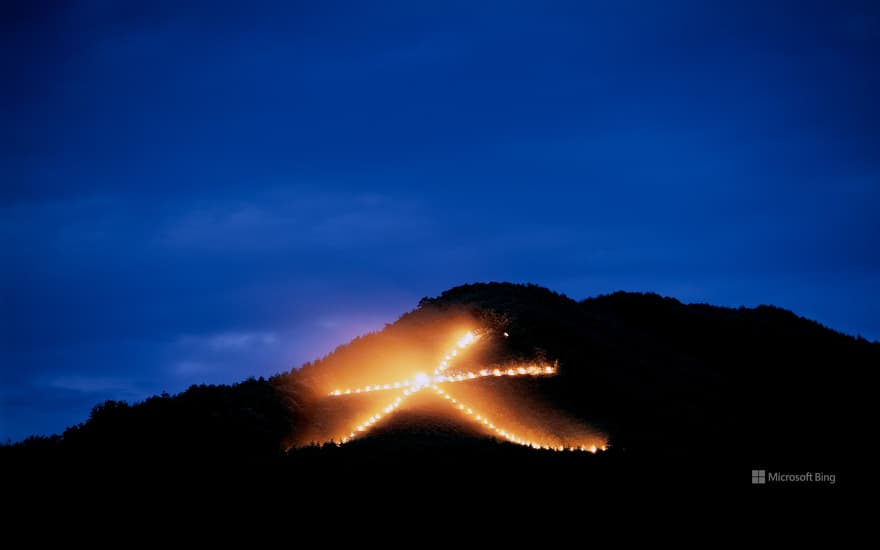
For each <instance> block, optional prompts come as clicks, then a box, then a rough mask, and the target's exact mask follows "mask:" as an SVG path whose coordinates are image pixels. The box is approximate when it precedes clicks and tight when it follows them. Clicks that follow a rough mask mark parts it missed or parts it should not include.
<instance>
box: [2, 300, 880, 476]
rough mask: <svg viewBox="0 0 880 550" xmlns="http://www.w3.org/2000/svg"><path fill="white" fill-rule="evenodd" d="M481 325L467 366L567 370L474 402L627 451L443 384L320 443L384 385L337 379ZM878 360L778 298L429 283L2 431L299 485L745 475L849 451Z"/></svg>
mask: <svg viewBox="0 0 880 550" xmlns="http://www.w3.org/2000/svg"><path fill="white" fill-rule="evenodd" d="M463 328H473V329H476V330H478V331H482V332H481V334H485V335H486V336H485V338H484V339H483V341H482V343H480V345H475V346H474V352H473V353H472V354H471V355H467V354H465V353H462V357H463V359H462V365H463V366H462V367H460V368H465V367H468V368H469V369H470V372H476V371H475V370H474V369H478V368H489V369H494V368H497V367H499V366H504V365H514V364H516V365H525V364H542V365H554V368H555V369H557V370H556V371H554V375H553V376H546V377H535V378H533V379H531V378H529V377H520V378H521V379H517V378H515V377H514V378H504V377H492V376H489V377H488V378H487V380H485V383H484V384H482V385H480V386H479V388H483V389H479V388H477V385H476V384H473V385H472V386H471V387H472V388H477V389H474V390H468V389H467V387H468V383H462V384H460V385H458V386H456V388H461V389H460V390H458V389H457V390H456V391H460V392H462V393H461V394H463V395H468V396H470V397H469V398H470V399H472V401H469V402H468V403H483V402H484V401H483V400H484V399H488V400H490V401H491V400H492V399H495V401H496V402H495V403H493V404H491V405H486V406H487V407H490V406H491V408H490V409H488V410H491V411H492V412H493V414H497V415H502V417H503V418H505V419H508V422H509V423H511V424H510V425H517V426H524V428H522V429H531V430H532V432H531V433H539V432H540V430H541V429H542V426H545V421H546V422H549V423H550V424H546V425H547V426H550V425H551V424H552V425H553V430H551V431H554V433H557V432H565V433H568V434H577V437H594V438H599V437H603V438H604V439H603V440H602V441H607V450H606V451H604V452H602V451H599V452H596V453H595V454H594V453H590V452H586V453H583V452H561V453H560V452H550V451H540V450H533V449H530V448H526V447H523V446H521V445H515V444H513V443H510V442H504V441H499V439H503V438H497V437H496V438H490V437H488V435H489V434H488V433H487V432H486V430H481V429H476V428H478V427H479V426H478V425H475V424H474V423H473V422H465V421H464V420H463V419H461V418H457V417H455V416H454V415H452V414H451V413H449V414H444V413H442V412H438V411H440V409H438V408H437V407H438V406H437V405H434V404H431V403H427V402H425V403H423V404H421V405H419V404H416V405H414V406H413V407H411V408H406V409H405V410H403V409H402V410H400V411H399V413H398V412H396V413H394V414H390V415H388V416H387V418H385V419H384V420H383V421H382V422H381V423H378V424H377V425H376V428H375V430H371V431H369V432H368V433H365V434H363V435H362V436H360V435H359V437H357V439H355V440H354V441H352V442H351V443H348V444H346V445H342V446H339V447H337V446H336V445H335V444H331V445H323V446H321V445H320V443H321V442H322V440H326V439H327V438H328V437H330V436H329V435H328V434H331V435H333V434H336V433H337V432H339V428H338V427H337V425H343V424H345V423H346V422H348V423H349V424H350V423H351V420H350V419H351V418H356V417H357V414H358V413H357V407H358V406H359V405H358V403H363V401H362V400H363V399H364V397H363V396H354V397H356V398H357V399H361V401H358V400H357V399H355V398H352V399H348V400H346V399H343V398H341V397H340V398H334V397H332V396H328V394H329V393H330V392H331V391H332V390H331V388H333V387H334V386H338V385H339V384H343V385H346V387H349V386H350V387H358V386H361V385H368V384H371V383H372V382H371V380H377V378H376V377H377V376H384V377H385V378H384V381H386V382H387V381H389V380H394V379H408V378H407V376H408V375H409V374H411V372H412V370H411V369H412V365H417V364H418V365H421V364H434V362H436V360H437V358H438V357H441V356H442V355H443V350H444V349H446V348H448V347H449V338H450V337H451V336H450V335H454V334H458V333H460V331H461V330H462V329H463ZM456 331H458V332H456ZM468 353H470V352H468ZM465 357H466V358H465ZM878 364H880V344H878V343H877V342H873V343H872V342H868V341H866V340H864V339H862V338H854V337H851V336H847V335H844V334H841V333H838V332H835V331H833V330H830V329H828V328H825V327H823V326H821V325H820V324H818V323H816V322H813V321H810V320H807V319H804V318H801V317H798V316H797V315H795V314H794V313H791V312H789V311H785V310H783V309H779V308H776V307H772V306H760V307H757V308H737V309H731V308H723V307H715V306H709V305H702V304H690V305H688V304H682V303H681V302H679V301H678V300H675V299H672V298H664V297H661V296H658V295H656V294H638V293H625V292H617V293H614V294H611V295H605V296H599V297H595V298H588V299H585V300H582V301H580V302H578V301H575V300H573V299H571V298H568V297H566V296H564V295H561V294H558V293H555V292H552V291H550V290H548V289H545V288H541V287H539V286H535V285H517V284H509V283H485V284H472V285H464V286H459V287H456V288H453V289H451V290H448V291H446V292H444V293H443V294H441V295H440V296H438V297H435V298H425V299H423V300H422V301H421V302H420V303H419V304H418V307H417V308H416V309H414V310H413V311H411V312H409V313H407V314H405V315H403V316H402V317H401V318H400V319H398V320H397V321H396V322H395V323H392V324H389V325H386V328H385V329H384V330H382V331H380V332H377V333H373V334H368V335H365V336H363V337H360V338H356V339H355V340H353V341H352V342H350V343H348V344H346V345H344V346H340V347H339V348H337V349H336V350H335V351H334V352H333V353H331V354H329V355H328V356H327V357H324V358H322V359H320V360H318V361H315V362H314V363H310V364H306V365H304V366H302V367H301V368H297V369H293V370H291V371H290V372H288V373H284V374H279V375H277V376H274V377H272V378H270V379H268V380H266V379H262V378H260V379H258V380H255V379H249V380H247V381H244V382H241V383H239V384H235V385H232V386H193V387H191V388H190V389H188V390H187V391H185V392H183V393H181V394H179V395H176V396H169V395H166V394H163V395H161V396H156V397H152V398H150V399H147V400H146V401H144V402H142V403H137V404H133V405H130V404H126V403H123V402H113V401H109V402H106V403H104V404H101V405H98V406H96V407H95V408H94V409H93V411H92V413H91V415H90V417H89V419H88V420H87V421H86V422H84V423H82V424H79V425H77V426H73V427H71V428H68V429H67V430H65V431H64V433H63V434H61V435H59V436H52V437H32V438H29V439H27V440H25V441H23V442H21V443H17V444H14V445H7V446H3V447H0V462H2V463H3V465H4V467H3V468H2V470H3V471H4V472H6V473H7V475H10V473H11V472H16V474H15V475H16V476H18V475H20V472H22V471H27V472H37V473H39V474H40V475H56V476H63V475H69V474H71V473H72V472H82V471H90V472H107V471H110V470H112V471H114V472H116V473H117V474H118V475H122V476H131V475H132V472H144V471H147V470H149V471H154V472H155V471H177V472H185V473H187V474H188V475H189V474H193V473H194V472H200V473H202V474H205V472H217V471H222V472H224V473H225V475H227V476H228V475H232V474H234V473H235V472H244V471H247V472H254V471H262V472H271V474H266V475H271V477H272V479H273V480H274V481H275V482H278V481H279V480H283V481H284V482H285V483H291V484H294V485H297V484H298V485H299V486H304V485H307V484H309V483H318V484H328V483H334V484H345V483H351V482H353V481H357V482H369V481H370V480H371V479H372V480H373V481H376V480H378V479H396V480H398V483H399V484H400V485H405V484H406V483H408V481H407V480H409V479H410V476H418V475H421V474H420V472H421V473H424V472H428V473H431V475H437V476H440V477H446V478H449V479H454V478H457V477H461V476H468V479H479V480H480V483H495V484H503V483H505V482H504V481H503V480H504V479H508V478H507V477H504V476H501V477H498V476H499V475H501V473H504V472H507V473H508V474H509V473H511V472H513V475H517V476H518V479H522V475H521V473H517V472H522V471H528V472H531V474H530V475H529V476H526V478H528V479H531V480H533V481H534V483H535V484H536V487H537V486H541V487H545V488H546V487H559V488H561V487H571V483H575V485H577V484H581V485H586V484H596V483H620V482H624V481H630V482H638V483H642V482H666V483H675V482H677V481H685V480H689V481H691V482H694V483H696V482H699V480H701V479H705V478H706V476H711V479H714V480H715V481H713V483H715V484H718V485H724V484H726V485H730V486H736V485H738V484H740V483H743V484H746V483H748V475H749V473H748V472H749V471H750V470H751V469H754V468H767V469H773V468H776V469H783V470H789V471H826V472H841V471H844V470H846V469H847V466H848V463H847V460H848V458H847V457H849V456H851V455H852V453H853V445H854V443H853V441H854V439H853V436H852V432H853V431H854V430H855V428H854V426H855V423H856V422H855V420H854V419H856V418H860V416H859V413H857V411H856V410H855V407H856V406H857V405H858V403H856V402H855V401H857V400H855V399H853V396H854V395H855V394H856V391H857V388H858V387H859V386H860V385H863V384H864V380H865V377H866V373H868V372H870V371H869V369H870V368H871V367H875V366H876V365H878ZM450 372H452V371H450ZM395 377H398V378H395ZM527 378H529V379H527ZM468 391H474V392H476V393H472V394H470V393H467V392H468ZM481 391H482V392H483V393H480V392H481ZM379 393H381V392H378V393H377V395H379ZM461 394H459V395H461ZM499 395H500V396H501V397H500V398H499V397H498V396H499ZM461 399H464V398H463V397H462V398H461ZM536 419H537V420H536ZM528 422H532V424H531V425H529V424H528ZM554 422H555V424H553V423H554ZM475 426H476V427H475ZM547 429H548V430H550V429H549V428H547ZM535 430H537V431H535ZM566 430H567V431H566ZM345 431H347V428H346V430H345ZM539 435H540V434H539ZM536 437H537V436H536ZM571 437H575V436H571ZM334 440H335V441H338V439H337V438H335V437H334ZM597 441H598V439H597ZM311 443H315V444H311ZM554 445H555V444H554ZM603 446H604V444H603ZM288 449H289V451H288ZM365 472H369V473H368V474H365ZM488 472H493V475H494V476H495V477H493V475H489V474H488ZM478 474H479V475H478ZM496 474H497V475H496ZM205 475H207V474H205ZM505 475H506V474H505ZM492 479H494V481H491V480H492ZM487 480H488V481H487ZM560 490H561V489H560Z"/></svg>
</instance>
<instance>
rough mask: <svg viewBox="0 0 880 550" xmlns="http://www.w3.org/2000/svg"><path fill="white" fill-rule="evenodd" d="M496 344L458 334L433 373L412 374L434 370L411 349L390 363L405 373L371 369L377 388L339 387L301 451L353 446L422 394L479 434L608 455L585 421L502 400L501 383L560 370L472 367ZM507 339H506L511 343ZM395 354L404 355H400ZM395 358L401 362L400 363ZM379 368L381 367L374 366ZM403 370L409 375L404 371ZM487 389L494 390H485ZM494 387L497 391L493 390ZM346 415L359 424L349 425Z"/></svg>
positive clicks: (516, 399)
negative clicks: (483, 346)
mask: <svg viewBox="0 0 880 550" xmlns="http://www.w3.org/2000/svg"><path fill="white" fill-rule="evenodd" d="M459 330H460V329H459ZM491 337H492V333H491V332H490V331H487V330H476V329H470V330H466V331H465V332H464V333H463V334H462V333H461V332H458V335H457V336H455V337H453V338H452V339H450V340H448V342H449V344H448V345H449V347H448V348H446V349H445V350H441V351H439V352H438V353H437V355H436V356H435V357H436V359H435V360H434V361H435V363H434V365H433V368H432V369H424V370H418V369H417V368H413V367H418V366H419V365H424V366H427V365H425V364H424V362H423V361H419V360H417V359H416V357H417V354H418V351H417V350H412V349H410V351H404V352H403V353H399V354H398V356H395V355H387V359H388V360H389V363H391V364H392V365H394V364H396V365H399V366H398V367H393V368H387V369H386V368H381V366H382V365H381V364H375V366H371V368H369V369H368V371H369V372H372V373H374V374H375V375H377V378H379V380H378V382H375V381H374V383H367V384H363V385H355V386H350V387H349V386H337V387H336V388H334V389H332V390H328V391H326V393H325V395H327V396H328V397H329V398H330V401H328V402H327V404H326V406H327V407H329V408H326V409H324V414H320V415H318V418H317V421H316V422H315V424H316V425H317V428H313V434H312V436H310V439H305V440H302V442H301V444H305V443H314V442H330V441H335V442H337V443H338V444H345V443H349V442H350V441H352V440H354V439H357V438H360V437H363V436H364V435H366V434H368V433H369V432H370V431H371V430H373V429H374V428H375V427H376V426H377V425H379V424H380V423H381V422H382V421H383V420H385V419H387V418H388V417H389V416H390V415H392V414H394V413H395V412H396V411H398V410H400V409H401V407H406V406H407V403H408V400H409V399H410V398H411V397H413V396H415V395H416V394H419V395H425V396H427V397H429V400H430V401H431V402H434V403H435V405H434V406H437V407H438V411H439V412H440V413H441V414H444V415H449V416H451V417H453V418H458V419H461V420H462V421H464V422H465V423H467V424H468V425H470V426H473V427H475V428H477V429H478V430H479V431H482V432H483V433H485V434H487V435H490V436H492V437H496V438H498V439H501V440H504V441H508V442H511V443H515V444H518V445H524V446H527V447H531V448H534V449H540V450H552V451H584V452H592V453H596V452H598V451H599V450H603V451H604V450H605V449H606V448H607V439H606V438H605V436H603V435H601V434H599V433H597V432H595V431H594V430H592V429H590V428H589V427H586V426H584V425H583V424H582V423H580V422H577V421H574V420H572V419H567V418H565V417H564V416H560V415H559V414H558V413H557V412H553V411H550V410H546V408H545V410H540V409H541V407H538V406H537V404H536V403H532V402H530V401H529V400H528V399H527V397H525V396H523V395H519V396H515V395H507V396H504V395H499V394H498V391H497V388H498V384H506V382H504V380H505V379H508V378H511V379H523V378H543V377H550V376H554V375H556V374H557V373H558V370H559V367H558V365H557V364H550V363H546V362H531V363H506V364H504V365H498V366H493V367H492V368H489V367H487V366H481V365H480V364H479V362H474V361H473V359H472V357H471V356H472V353H471V352H470V349H471V348H473V347H474V346H475V345H476V344H477V343H479V342H481V341H482V340H484V339H486V338H489V339H491ZM507 337H508V336H507V334H506V333H505V334H504V338H507ZM391 349H392V350H393V351H397V349H396V348H391ZM376 355H377V356H379V355H380V354H379V353H376ZM382 355H383V356H385V355H386V353H382ZM395 359H396V360H397V361H400V362H398V363H395ZM371 363H372V362H371ZM375 363H378V361H377V360H375ZM404 364H406V365H407V366H406V368H403V366H404ZM426 371H427V372H426ZM428 373H430V374H428ZM340 374H343V375H345V372H343V371H340ZM383 374H385V376H384V377H383V376H382V375H383ZM389 374H392V375H393V374H397V376H396V377H392V376H388V375H389ZM345 378H348V379H351V380H358V379H364V380H366V378H365V377H364V376H363V374H361V371H360V370H358V371H352V372H351V374H348V375H345ZM382 378H384V380H383V379H382ZM481 380H485V382H481ZM485 384H489V386H486V387H484V385H485ZM450 385H454V386H455V387H459V386H460V389H461V390H462V391H456V392H455V393H456V395H453V394H452V393H450V390H449V389H446V388H447V386H450ZM492 388H496V389H495V390H494V391H489V390H490V389H492ZM424 390H427V392H424ZM506 393H509V392H506ZM458 394H460V395H458ZM422 401H424V399H422ZM536 407H537V408H536ZM345 411H349V412H345ZM443 411H445V412H443ZM345 416H348V417H349V418H353V419H354V420H353V421H352V420H349V422H350V423H346V422H345V421H344V417H345ZM340 420H342V423H340V422H339V421H340Z"/></svg>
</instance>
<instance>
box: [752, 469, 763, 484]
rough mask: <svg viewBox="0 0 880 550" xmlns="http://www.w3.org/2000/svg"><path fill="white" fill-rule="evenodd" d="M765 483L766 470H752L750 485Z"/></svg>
mask: <svg viewBox="0 0 880 550" xmlns="http://www.w3.org/2000/svg"><path fill="white" fill-rule="evenodd" d="M765 483H767V471H766V470H752V485H764V484H765Z"/></svg>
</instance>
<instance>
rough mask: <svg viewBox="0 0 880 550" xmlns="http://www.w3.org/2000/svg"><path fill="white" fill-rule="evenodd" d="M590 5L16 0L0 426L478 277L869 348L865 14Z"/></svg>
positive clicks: (827, 9) (259, 368) (10, 433)
mask: <svg viewBox="0 0 880 550" xmlns="http://www.w3.org/2000/svg"><path fill="white" fill-rule="evenodd" d="M178 4H186V5H184V6H182V7H181V6H179V5H178ZM475 4H479V6H476V5H475ZM588 4H591V3H588V2H573V3H571V4H552V3H550V2H543V1H542V2H535V3H534V4H529V3H519V2H510V1H505V2H499V3H488V2H485V3H484V2H464V3H461V4H458V3H455V2H447V1H444V2H437V3H433V2H422V1H419V2H411V1H406V2H385V1H383V2H364V3H355V2H344V3H335V2H328V1H321V2H297V1H293V2H281V3H278V4H274V5H272V4H264V3H261V2H255V1H248V2H242V3H241V4H239V5H238V6H226V5H222V4H220V3H210V4H209V3H205V4H200V5H199V4H196V3H187V2H177V1H169V2H164V1H160V2H157V1H150V2H143V3H140V2H112V1H109V0H108V1H106V2H77V1H73V0H71V1H63V2H59V3H58V4H57V5H56V6H55V7H54V8H53V7H51V6H52V3H49V2H19V1H13V2H10V1H4V2H2V4H0V5H2V7H0V10H2V18H0V19H2V24H0V25H2V26H0V31H2V34H0V41H2V42H0V52H2V53H0V71H2V76H0V115H2V119H0V120H2V124H0V140H2V141H0V178H2V179H0V181H2V194H0V236H2V256H0V266H2V271H0V284H2V286H0V288H2V291H0V292H2V294H0V298H2V302H0V307H2V311H0V313H2V315H0V320H2V327H0V328H2V340H0V344H2V349H0V439H2V440H6V439H7V438H11V439H12V440H16V439H20V438H22V437H24V436H26V435H28V434H30V433H52V432H58V431H60V430H62V429H63V428H64V427H65V426H67V425H70V424H72V423H76V422H79V421H82V420H84V419H85V418H86V417H87V416H88V411H89V410H90V408H91V407H92V406H93V405H94V404H95V403H97V402H100V401H103V400H105V399H109V398H113V399H127V400H138V399H142V398H144V397H146V396H148V395H151V394H154V393H158V392H161V391H163V390H165V391H168V392H172V393H173V392H177V391H181V390H183V389H185V388H186V387H188V386H189V385H190V384H193V383H201V382H206V383H220V382H233V381H236V380H240V379H243V378H246V377H248V376H260V375H270V374H273V373H277V372H280V371H283V370H287V369H289V368H291V367H293V366H297V365H299V364H301V363H303V362H304V361H307V360H310V359H313V358H315V357H317V356H320V355H323V354H325V353H327V352H329V351H331V350H332V349H333V348H334V347H336V346H337V345H339V344H342V343H345V342H346V341H348V340H349V339H350V338H352V337H353V336H356V335H358V334H361V333H364V332H366V331H370V330H377V329H380V328H382V327H383V326H384V323H386V322H393V321H394V320H395V319H396V318H397V317H398V316H399V315H400V314H402V313H404V312H405V311H407V310H409V309H411V308H412V307H414V306H415V305H416V303H417V302H418V300H419V299H420V298H421V297H423V296H430V295H436V294H439V293H440V292H442V291H443V290H445V289H447V288H449V287H452V286H455V285H459V284H462V283H467V282H477V281H490V280H499V281H513V282H534V283H537V284H540V285H543V286H547V287H550V288H552V289H554V290H557V291H560V292H564V293H566V294H568V295H569V296H572V297H574V298H577V299H581V298H584V297H588V296H593V295H596V294H600V293H607V292H612V291H615V290H621V289H622V290H633V291H654V292H658V293H661V294H665V295H670V296H674V297H677V298H679V299H681V300H683V301H687V302H709V303H713V304H719V305H729V306H739V305H746V306H755V305H759V304H765V303H770V304H776V305H779V306H781V307H785V308H788V309H792V310H794V311H795V312H797V313H798V314H801V315H804V316H807V317H810V318H814V319H816V320H818V321H820V322H822V323H823V324H826V325H828V326H830V327H831V328H834V329H837V330H841V331H843V332H846V333H849V334H853V335H855V334H861V335H863V336H865V337H867V338H869V339H878V338H880V295H878V293H877V292H876V285H877V282H878V274H880V254H878V251H880V216H878V210H880V106H878V103H880V102H878V98H880V67H878V52H880V4H878V3H877V2H871V1H866V2H846V1H843V2H840V1H831V0H828V1H826V2H818V3H817V2H806V1H799V2H791V3H780V2H772V1H771V2H768V1H766V0H762V1H759V2H747V1H742V0H737V1H735V2H725V3H723V4H725V6H723V7H722V5H721V4H722V3H719V2H705V1H702V0H695V1H693V2H677V1H667V0H665V1H663V2H659V1H658V2H628V1H615V2H599V3H597V4H598V5H588ZM31 5H32V6H33V7H29V6H31Z"/></svg>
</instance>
